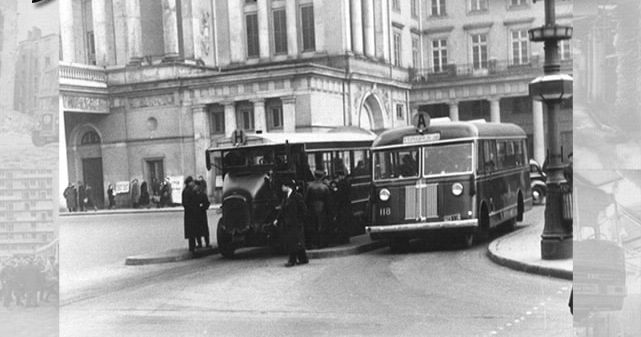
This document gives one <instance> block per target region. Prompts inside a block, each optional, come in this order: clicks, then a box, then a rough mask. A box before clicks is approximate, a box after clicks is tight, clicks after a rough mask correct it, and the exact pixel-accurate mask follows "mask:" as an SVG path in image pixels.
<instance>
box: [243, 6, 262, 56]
mask: <svg viewBox="0 0 641 337" xmlns="http://www.w3.org/2000/svg"><path fill="white" fill-rule="evenodd" d="M250 18H252V20H251V21H250ZM250 22H251V25H250ZM253 28H255V32H254V31H253V30H252V29H253ZM258 31H259V29H258V13H257V12H250V13H245V49H246V56H247V58H248V59H254V58H259V57H260V38H259V37H258V35H259V32H258ZM254 43H255V47H253V46H254ZM254 49H255V51H254Z"/></svg>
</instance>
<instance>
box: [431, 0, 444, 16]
mask: <svg viewBox="0 0 641 337" xmlns="http://www.w3.org/2000/svg"><path fill="white" fill-rule="evenodd" d="M434 9H436V11H434ZM446 15H447V10H446V6H445V0H431V2H430V16H433V17H439V16H446Z"/></svg>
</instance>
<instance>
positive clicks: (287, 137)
mask: <svg viewBox="0 0 641 337" xmlns="http://www.w3.org/2000/svg"><path fill="white" fill-rule="evenodd" d="M375 138H376V135H375V134H374V133H372V132H369V131H365V130H362V131H361V130H350V131H332V130H330V131H328V132H280V133H260V134H250V135H247V142H246V144H245V145H240V146H236V145H234V144H233V143H232V140H231V138H223V139H221V140H220V141H218V142H217V146H214V147H212V148H210V149H209V150H208V151H224V150H232V149H242V148H253V147H262V146H270V145H284V144H285V143H289V144H305V145H307V148H310V149H313V148H325V147H346V146H348V147H370V146H371V144H372V142H373V141H374V139H375Z"/></svg>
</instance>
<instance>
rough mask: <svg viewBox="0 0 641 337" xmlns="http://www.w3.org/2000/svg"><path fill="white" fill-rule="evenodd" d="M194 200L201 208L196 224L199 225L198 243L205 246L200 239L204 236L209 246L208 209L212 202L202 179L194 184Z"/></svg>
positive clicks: (199, 245) (206, 244)
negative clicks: (205, 190)
mask: <svg viewBox="0 0 641 337" xmlns="http://www.w3.org/2000/svg"><path fill="white" fill-rule="evenodd" d="M194 201H195V202H196V203H197V204H198V209H199V210H200V221H198V222H197V223H195V224H194V225H195V227H197V233H196V234H197V241H196V245H197V247H198V248H201V247H203V246H202V242H201V240H200V239H201V237H202V238H204V239H205V247H209V246H210V245H209V223H208V221H207V209H209V205H210V203H209V198H207V194H206V193H205V192H204V189H203V186H202V183H201V181H200V180H197V181H196V184H195V186H194Z"/></svg>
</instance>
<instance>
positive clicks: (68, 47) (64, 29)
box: [59, 0, 76, 62]
mask: <svg viewBox="0 0 641 337" xmlns="http://www.w3.org/2000/svg"><path fill="white" fill-rule="evenodd" d="M59 12H60V40H61V42H62V44H61V47H62V60H63V61H65V62H76V56H75V55H76V45H75V39H74V22H73V6H72V0H60V8H59Z"/></svg>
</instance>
